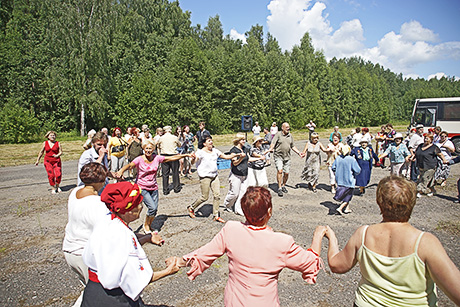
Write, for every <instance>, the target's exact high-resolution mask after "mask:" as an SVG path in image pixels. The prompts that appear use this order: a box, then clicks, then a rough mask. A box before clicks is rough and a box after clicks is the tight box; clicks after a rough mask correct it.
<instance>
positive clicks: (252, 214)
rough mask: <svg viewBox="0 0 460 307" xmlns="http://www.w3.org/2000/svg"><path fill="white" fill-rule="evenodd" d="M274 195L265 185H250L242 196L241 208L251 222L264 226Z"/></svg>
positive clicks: (254, 224)
mask: <svg viewBox="0 0 460 307" xmlns="http://www.w3.org/2000/svg"><path fill="white" fill-rule="evenodd" d="M271 207H272V196H271V194H270V192H269V191H268V190H267V189H266V188H264V187H249V188H248V189H247V190H246V193H245V194H244V195H243V198H241V209H243V213H244V216H245V217H246V220H247V221H248V223H249V224H251V225H253V226H262V225H263V224H264V222H266V218H267V216H268V209H270V208H271Z"/></svg>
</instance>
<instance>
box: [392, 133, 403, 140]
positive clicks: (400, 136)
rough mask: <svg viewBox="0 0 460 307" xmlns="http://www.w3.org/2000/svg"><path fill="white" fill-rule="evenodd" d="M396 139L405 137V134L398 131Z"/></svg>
mask: <svg viewBox="0 0 460 307" xmlns="http://www.w3.org/2000/svg"><path fill="white" fill-rule="evenodd" d="M394 139H403V135H402V134H401V133H399V132H398V133H396V134H395V136H394Z"/></svg>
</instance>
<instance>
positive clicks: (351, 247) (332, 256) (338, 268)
mask: <svg viewBox="0 0 460 307" xmlns="http://www.w3.org/2000/svg"><path fill="white" fill-rule="evenodd" d="M327 228H328V229H327V232H326V236H327V237H328V238H329V249H328V252H327V260H328V262H329V267H330V268H331V271H332V272H334V273H339V274H343V273H346V272H348V271H349V270H351V269H352V268H353V267H354V266H355V264H356V263H357V262H358V260H357V259H356V251H357V250H358V248H359V246H361V237H362V232H363V229H364V227H360V228H358V230H356V231H355V233H354V234H353V235H352V236H351V238H350V240H348V242H347V245H345V248H344V249H343V250H342V251H340V250H339V244H338V241H337V237H336V236H335V233H334V232H333V231H332V229H331V228H330V227H329V226H327Z"/></svg>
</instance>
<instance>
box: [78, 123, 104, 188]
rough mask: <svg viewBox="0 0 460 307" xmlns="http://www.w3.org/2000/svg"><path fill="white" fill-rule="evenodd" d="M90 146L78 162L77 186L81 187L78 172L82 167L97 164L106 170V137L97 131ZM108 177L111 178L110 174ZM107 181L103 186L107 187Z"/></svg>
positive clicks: (81, 183)
mask: <svg viewBox="0 0 460 307" xmlns="http://www.w3.org/2000/svg"><path fill="white" fill-rule="evenodd" d="M91 143H92V146H91V148H90V149H87V150H85V151H84V152H83V153H82V154H81V156H80V159H79V160H78V174H77V186H80V185H83V182H82V181H81V180H80V171H81V169H82V167H83V166H84V165H86V164H88V163H90V162H98V163H101V164H102V165H104V166H105V167H106V168H107V169H108V160H107V153H108V151H107V148H106V147H107V136H106V135H105V134H104V133H103V132H101V131H99V132H97V133H96V134H95V135H94V136H93V138H92V139H91ZM108 175H109V176H110V177H113V174H112V173H111V172H109V173H108ZM108 183H109V180H108V179H106V181H105V184H106V185H107V184H108Z"/></svg>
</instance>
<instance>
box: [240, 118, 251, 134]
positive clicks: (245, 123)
mask: <svg viewBox="0 0 460 307" xmlns="http://www.w3.org/2000/svg"><path fill="white" fill-rule="evenodd" d="M241 130H243V131H251V130H252V115H243V116H241Z"/></svg>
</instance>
